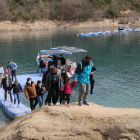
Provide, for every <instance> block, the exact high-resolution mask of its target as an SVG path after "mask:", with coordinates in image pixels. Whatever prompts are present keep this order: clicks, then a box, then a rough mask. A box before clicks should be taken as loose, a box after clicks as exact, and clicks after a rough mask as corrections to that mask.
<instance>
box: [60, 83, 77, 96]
mask: <svg viewBox="0 0 140 140" xmlns="http://www.w3.org/2000/svg"><path fill="white" fill-rule="evenodd" d="M76 85H77V81H76V82H74V83H71V84H70V85H68V84H67V83H65V84H64V87H63V88H62V90H64V94H71V93H72V88H73V87H75V86H76Z"/></svg>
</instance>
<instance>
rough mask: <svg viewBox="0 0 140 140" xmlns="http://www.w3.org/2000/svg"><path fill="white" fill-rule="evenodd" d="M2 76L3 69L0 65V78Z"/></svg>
mask: <svg viewBox="0 0 140 140" xmlns="http://www.w3.org/2000/svg"><path fill="white" fill-rule="evenodd" d="M3 75H4V69H3V67H2V66H1V65H0V77H1V78H3Z"/></svg>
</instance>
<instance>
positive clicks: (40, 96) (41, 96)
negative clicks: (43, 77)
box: [36, 81, 45, 108]
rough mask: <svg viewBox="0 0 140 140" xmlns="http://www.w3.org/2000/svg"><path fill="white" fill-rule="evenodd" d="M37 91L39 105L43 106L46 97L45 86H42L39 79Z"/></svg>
mask: <svg viewBox="0 0 140 140" xmlns="http://www.w3.org/2000/svg"><path fill="white" fill-rule="evenodd" d="M36 93H37V98H38V101H39V107H40V108H41V107H42V105H43V99H44V93H45V87H42V83H41V81H37V85H36Z"/></svg>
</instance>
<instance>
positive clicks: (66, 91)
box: [62, 78, 77, 107]
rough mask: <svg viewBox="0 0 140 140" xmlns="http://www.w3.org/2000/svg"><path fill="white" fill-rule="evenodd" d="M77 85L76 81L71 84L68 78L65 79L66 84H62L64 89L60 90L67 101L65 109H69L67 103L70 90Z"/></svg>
mask: <svg viewBox="0 0 140 140" xmlns="http://www.w3.org/2000/svg"><path fill="white" fill-rule="evenodd" d="M76 85H77V80H74V83H72V82H71V79H70V78H67V80H66V83H65V84H64V87H63V88H62V90H64V94H65V96H66V100H67V107H70V105H69V102H70V95H71V93H72V88H73V87H75V86H76Z"/></svg>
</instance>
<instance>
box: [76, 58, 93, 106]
mask: <svg viewBox="0 0 140 140" xmlns="http://www.w3.org/2000/svg"><path fill="white" fill-rule="evenodd" d="M92 67H93V63H92V61H91V56H89V55H87V56H86V57H85V58H83V59H82V60H81V62H80V63H78V65H77V68H76V70H75V73H74V79H76V80H77V75H78V81H79V85H80V94H79V98H78V104H79V106H81V105H82V103H81V102H82V101H83V104H85V105H89V104H88V103H87V98H88V93H89V91H90V75H93V72H92Z"/></svg>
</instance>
